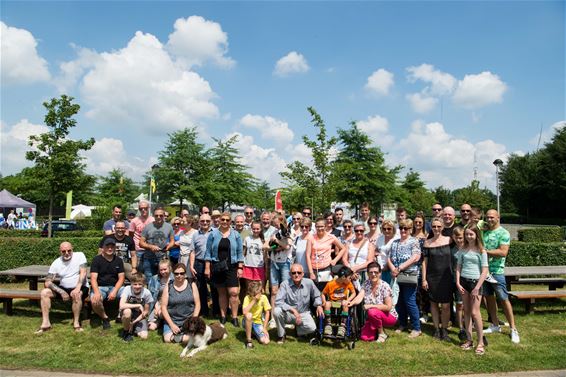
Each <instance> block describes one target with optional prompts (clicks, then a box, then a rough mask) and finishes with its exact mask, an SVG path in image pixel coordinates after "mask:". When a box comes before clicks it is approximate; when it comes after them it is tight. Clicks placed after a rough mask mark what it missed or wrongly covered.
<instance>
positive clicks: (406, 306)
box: [395, 284, 421, 331]
mask: <svg viewBox="0 0 566 377" xmlns="http://www.w3.org/2000/svg"><path fill="white" fill-rule="evenodd" d="M395 309H396V310H397V314H399V325H400V326H401V327H404V328H407V315H408V316H409V317H410V318H411V326H412V327H413V330H416V331H421V322H420V321H419V308H418V307H417V285H416V284H414V285H413V284H399V300H398V301H397V305H396V306H395Z"/></svg>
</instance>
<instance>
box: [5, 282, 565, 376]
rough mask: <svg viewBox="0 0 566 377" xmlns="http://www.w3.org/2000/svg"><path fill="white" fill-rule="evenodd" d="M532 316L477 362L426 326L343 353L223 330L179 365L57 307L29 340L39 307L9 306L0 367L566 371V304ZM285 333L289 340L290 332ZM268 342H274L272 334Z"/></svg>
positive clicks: (203, 371) (154, 345)
mask: <svg viewBox="0 0 566 377" xmlns="http://www.w3.org/2000/svg"><path fill="white" fill-rule="evenodd" d="M4 286H6V285H4ZM10 286H12V287H15V285H10ZM20 287H23V286H20ZM536 310H537V312H536V313H535V314H533V315H527V314H525V313H524V308H523V305H520V304H517V305H516V306H515V314H516V322H517V326H518V329H519V332H520V334H521V343H520V344H518V345H515V344H512V343H511V340H510V339H509V336H508V333H509V329H508V328H505V329H504V334H493V335H488V340H489V346H488V347H487V349H486V354H485V355H483V356H481V357H479V356H476V355H475V354H474V353H473V351H472V352H470V351H467V352H466V351H462V350H460V348H459V347H458V340H457V332H456V331H455V330H454V329H452V331H451V332H450V336H451V338H452V340H453V342H452V343H446V342H440V341H436V340H434V339H433V338H432V337H431V336H430V334H431V332H432V329H431V327H430V326H427V325H424V327H423V330H424V332H425V334H424V335H423V336H421V337H419V338H417V339H414V340H410V339H408V338H407V334H406V333H405V334H401V335H398V334H395V333H394V332H393V331H391V330H390V331H388V333H389V335H390V337H389V339H388V341H387V342H386V343H385V344H377V343H369V344H368V343H363V342H358V343H356V347H355V349H354V350H352V351H349V350H348V349H347V348H346V345H345V344H337V345H333V344H332V343H330V342H328V341H325V342H324V343H323V345H321V346H315V347H313V346H310V345H309V344H308V343H307V342H306V341H297V340H296V339H295V338H294V337H293V336H290V337H288V338H287V343H286V344H285V345H278V344H275V343H272V344H269V345H268V346H260V345H259V344H257V343H255V348H254V349H253V350H246V349H244V347H243V341H244V339H245V336H244V333H243V330H242V329H235V328H233V327H232V325H230V324H228V325H227V329H228V332H229V338H228V339H226V340H224V341H222V342H219V343H216V344H213V345H212V346H210V347H209V348H208V349H207V350H205V351H203V352H201V353H199V354H197V356H195V357H194V358H192V359H185V360H181V359H180V358H179V353H180V352H181V350H182V347H181V346H180V345H175V344H164V343H162V342H161V338H160V336H159V335H158V334H157V333H155V332H153V333H151V334H150V337H149V339H148V340H147V341H140V340H139V339H138V338H136V339H135V340H134V341H133V342H131V343H124V342H123V341H122V340H121V339H120V338H119V337H118V334H119V329H120V327H119V325H115V324H114V323H113V327H112V329H111V330H109V331H103V330H102V329H101V327H94V328H92V327H90V326H89V322H88V321H84V322H83V326H84V327H85V331H84V332H83V333H74V331H73V329H72V326H71V319H70V317H71V313H70V307H69V308H66V307H65V306H63V305H59V304H56V305H54V308H53V309H52V315H51V319H52V324H53V330H52V331H49V332H47V333H45V334H43V335H41V336H37V335H34V333H33V332H34V331H35V330H36V329H37V328H38V327H39V325H40V323H41V316H40V311H39V308H38V307H37V306H34V305H30V304H28V302H27V301H25V300H20V301H14V315H13V316H10V317H8V316H6V315H4V314H0V339H1V341H0V368H8V369H10V368H15V369H45V370H53V371H80V372H97V373H108V374H138V375H191V376H194V375H207V376H209V375H224V376H232V375H239V376H251V375H253V376H263V375H270V376H327V375H339V376H341V377H347V376H356V377H357V376H369V375H371V376H375V375H392V376H401V375H403V376H406V375H412V376H422V375H438V374H464V373H489V372H503V371H519V370H535V369H562V368H566V357H565V353H564V350H566V301H555V302H548V303H541V304H539V305H537V306H536ZM288 333H291V334H292V330H288ZM271 336H272V339H274V338H275V333H274V330H272V332H271Z"/></svg>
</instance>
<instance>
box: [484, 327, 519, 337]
mask: <svg viewBox="0 0 566 377" xmlns="http://www.w3.org/2000/svg"><path fill="white" fill-rule="evenodd" d="M496 332H499V333H500V332H501V326H498V325H493V324H491V325H489V327H488V328H487V329H485V330H483V333H484V334H494V333H496ZM517 336H518V335H517Z"/></svg>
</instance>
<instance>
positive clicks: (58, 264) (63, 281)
mask: <svg viewBox="0 0 566 377" xmlns="http://www.w3.org/2000/svg"><path fill="white" fill-rule="evenodd" d="M59 252H60V253H61V256H60V257H59V258H57V259H55V261H53V263H51V266H50V267H49V272H48V275H47V278H46V280H45V288H44V289H43V290H42V291H41V317H42V322H41V326H40V328H39V329H38V330H37V331H36V332H35V333H36V334H42V333H44V332H46V331H49V330H51V322H50V321H49V310H50V309H51V299H53V298H55V297H59V298H61V299H63V301H69V300H71V301H72V310H73V327H74V329H75V331H76V332H81V331H83V328H82V327H81V322H80V315H81V309H82V306H83V300H84V299H85V297H86V296H87V294H88V283H87V280H86V266H87V263H86V257H85V255H84V254H83V253H80V252H73V245H71V243H70V242H62V243H61V245H59ZM56 282H58V284H57V283H56Z"/></svg>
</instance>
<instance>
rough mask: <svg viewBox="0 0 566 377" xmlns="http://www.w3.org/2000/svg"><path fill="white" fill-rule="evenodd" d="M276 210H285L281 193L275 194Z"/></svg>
mask: <svg viewBox="0 0 566 377" xmlns="http://www.w3.org/2000/svg"><path fill="white" fill-rule="evenodd" d="M275 210H276V211H282V210H283V201H282V200H281V191H277V194H275Z"/></svg>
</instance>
